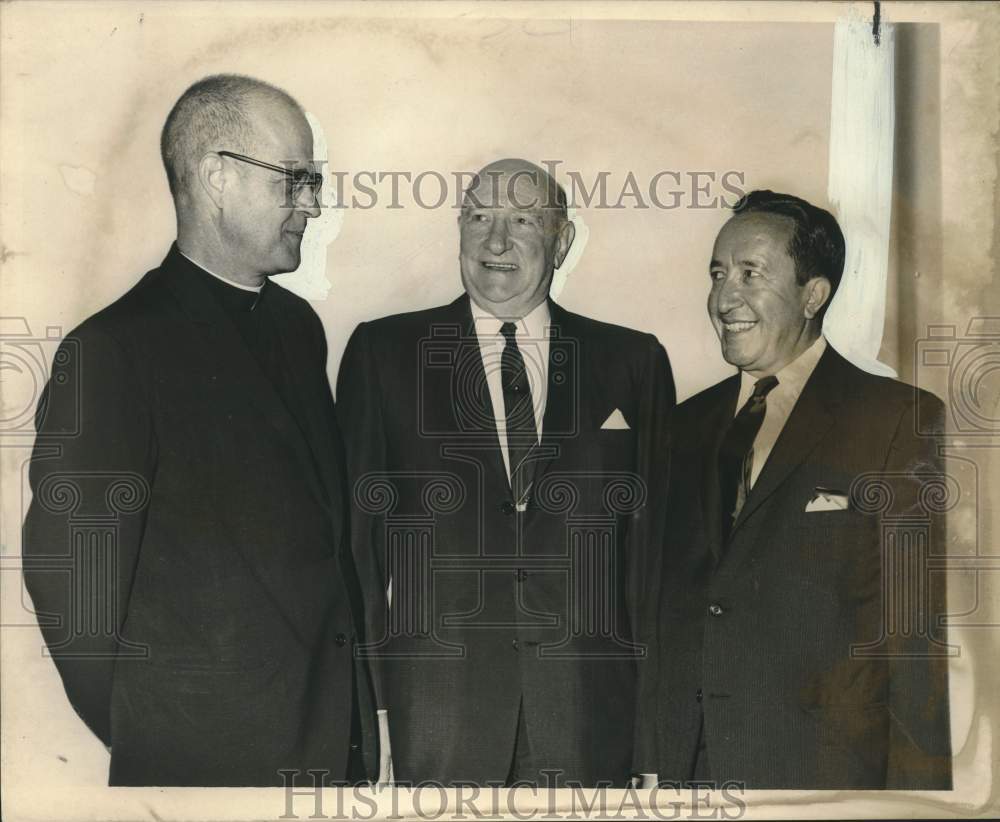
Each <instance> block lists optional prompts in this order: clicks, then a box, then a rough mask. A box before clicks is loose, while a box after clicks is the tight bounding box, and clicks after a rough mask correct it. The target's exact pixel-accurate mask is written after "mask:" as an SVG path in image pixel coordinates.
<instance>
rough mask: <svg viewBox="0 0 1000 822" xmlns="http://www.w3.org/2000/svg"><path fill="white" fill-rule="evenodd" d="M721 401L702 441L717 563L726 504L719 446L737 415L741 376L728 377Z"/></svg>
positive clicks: (705, 498) (704, 493) (709, 533)
mask: <svg viewBox="0 0 1000 822" xmlns="http://www.w3.org/2000/svg"><path fill="white" fill-rule="evenodd" d="M718 390H719V399H718V401H717V402H716V403H715V404H714V405H713V407H712V410H711V412H710V413H709V414H707V415H706V416H705V417H704V419H703V420H701V422H700V428H701V431H702V432H703V436H701V437H699V438H698V443H699V445H700V448H699V450H700V459H701V472H702V474H701V476H702V483H701V506H702V516H703V517H704V521H705V532H706V537H707V540H708V546H709V549H710V550H711V552H712V556H713V557H714V558H715V561H716V562H718V561H719V559H720V557H721V556H722V511H721V505H722V502H721V500H720V498H719V447H720V446H721V444H722V438H723V436H725V433H726V428H727V427H728V426H729V424H730V423H731V422H732V420H733V417H734V416H735V414H736V400H737V399H738V398H739V392H740V376H739V374H738V373H737V374H736V375H734V376H732V377H730V378H728V379H727V380H725V381H724V382H723V383H721V384H720V385H719V389H718Z"/></svg>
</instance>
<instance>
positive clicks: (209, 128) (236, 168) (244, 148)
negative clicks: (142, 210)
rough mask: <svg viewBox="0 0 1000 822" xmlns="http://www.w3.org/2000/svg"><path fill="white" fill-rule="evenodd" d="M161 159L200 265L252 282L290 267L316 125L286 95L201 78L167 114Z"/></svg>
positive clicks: (313, 192) (311, 209) (313, 194)
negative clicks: (300, 183)
mask: <svg viewBox="0 0 1000 822" xmlns="http://www.w3.org/2000/svg"><path fill="white" fill-rule="evenodd" d="M162 149H163V163H164V165H165V166H166V169H167V175H168V177H169V178H170V188H171V191H172V193H173V195H174V206H175V209H176V211H177V246H178V248H179V249H180V250H181V251H182V252H183V253H184V254H186V255H187V256H188V257H190V258H191V259H193V260H195V262H197V263H198V264H199V265H201V266H202V267H203V268H206V269H208V270H209V271H212V272H213V273H215V274H219V275H220V276H222V277H227V278H229V279H232V280H235V281H236V282H241V283H245V284H247V285H260V284H261V283H262V282H263V281H264V278H265V277H269V276H271V275H272V274H280V273H283V272H286V271H294V270H295V269H296V268H297V267H298V265H299V262H300V260H301V256H300V245H301V242H302V237H303V234H304V233H305V230H306V223H307V221H308V219H309V218H310V217H316V216H318V215H319V213H320V206H319V201H318V198H317V194H318V188H316V187H315V186H314V185H309V186H301V187H299V186H296V184H295V180H296V179H301V175H299V176H298V177H297V176H296V172H300V171H301V172H302V173H306V174H307V176H309V170H310V169H311V168H312V167H313V159H312V152H313V139H312V129H311V128H310V127H309V122H308V120H307V119H306V117H305V114H304V113H303V111H302V108H301V107H300V106H299V104H298V103H296V102H295V100H294V99H292V98H291V97H290V96H289V95H288V94H286V93H285V92H283V91H281V90H280V89H277V88H275V87H274V86H271V85H268V84H267V83H264V82H261V81H260V80H254V79H252V78H249V77H240V76H236V75H217V76H214V77H208V78H206V79H204V80H202V81H200V82H198V83H195V84H194V85H193V86H191V88H189V89H188V90H187V91H186V92H184V94H183V95H182V96H181V98H180V100H178V101H177V104H176V105H175V106H174V108H173V110H172V111H171V112H170V116H169V117H167V122H166V125H165V126H164V128H163V138H162Z"/></svg>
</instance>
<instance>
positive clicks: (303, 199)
mask: <svg viewBox="0 0 1000 822" xmlns="http://www.w3.org/2000/svg"><path fill="white" fill-rule="evenodd" d="M320 191H322V189H316V188H313V187H312V186H302V187H301V188H298V189H296V191H295V194H294V197H295V210H296V211H301V212H302V213H303V214H305V215H306V217H318V216H319V215H320V212H321V211H322V206H321V205H320V199H319V197H320Z"/></svg>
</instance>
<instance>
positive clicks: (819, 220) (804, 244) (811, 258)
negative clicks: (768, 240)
mask: <svg viewBox="0 0 1000 822" xmlns="http://www.w3.org/2000/svg"><path fill="white" fill-rule="evenodd" d="M754 212H757V213H763V214H779V215H781V216H783V217H790V218H791V219H792V221H793V223H794V227H793V229H792V236H791V238H790V239H789V241H788V255H789V256H790V257H791V258H792V260H794V262H795V279H796V282H798V284H799V285H805V284H806V283H807V282H809V280H811V279H812V278H813V277H824V278H825V279H827V280H829V282H830V299H829V300H827V301H826V304H825V305H824V306H823V308H822V309H820V311H819V313H818V315H817V317H820V318H821V317H822V316H823V314H824V313H826V309H827V308H828V307H829V306H830V303H831V302H833V296H834V294H836V293H837V287H838V286H839V285H840V278H841V276H843V273H844V234H843V232H842V231H841V230H840V226H839V225H837V219H836V217H834V216H833V215H832V214H831V213H830V212H829V211H825V210H824V209H822V208H817V207H816V206H814V205H812V204H811V203H807V202H806V201H805V200H803V199H802V198H801V197H794V196H792V195H791V194H779V193H777V192H775V191H768V190H767V189H763V190H758V191H751V192H750V193H749V194H746V195H745V196H744V197H743V198H742V199H741V200H740V201H739V202H738V203H737V204H736V205H735V206H734V207H733V213H734V214H749V213H754Z"/></svg>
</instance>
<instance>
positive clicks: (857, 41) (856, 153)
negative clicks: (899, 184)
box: [823, 10, 895, 376]
mask: <svg viewBox="0 0 1000 822" xmlns="http://www.w3.org/2000/svg"><path fill="white" fill-rule="evenodd" d="M833 37H834V40H833V94H832V102H831V110H830V176H829V181H828V196H829V200H830V203H831V204H832V206H833V209H834V213H835V214H836V216H837V219H838V221H839V222H840V227H841V229H843V232H844V236H845V238H846V241H847V257H846V261H845V265H844V278H843V280H842V281H841V284H840V288H839V290H838V292H837V296H836V299H835V300H834V301H833V304H832V305H831V306H830V309H829V311H828V312H827V315H826V319H825V322H824V325H823V331H824V333H825V334H826V336H827V338H828V339H829V340H830V342H832V343H833V345H834V347H835V348H836V349H837V350H838V351H840V352H841V353H842V354H843V355H844V356H845V357H847V358H848V359H849V360H851V362H853V363H854V364H855V365H857V366H858V367H860V368H863V369H865V370H866V371H870V372H871V373H873V374H885V375H888V376H895V371H893V369H892V368H890V367H889V366H888V365H886V364H884V363H881V362H879V361H878V359H877V357H878V352H879V348H880V347H881V345H882V332H883V328H884V325H885V300H886V285H887V277H888V269H889V221H890V217H891V210H892V151H893V129H894V126H895V105H894V96H893V53H894V50H895V42H894V40H895V37H894V31H893V27H892V25H891V24H889V23H886V22H882V23H881V25H880V38H879V43H878V44H877V45H876V43H875V38H874V36H873V33H872V21H871V20H870V19H868V20H864V19H862V18H861V17H860V16H859V15H858V14H857V12H855V11H853V10H852V12H851V14H850V16H849V17H848V18H847V19H845V20H842V21H841V22H838V23H837V24H836V25H835V27H834V34H833Z"/></svg>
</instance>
